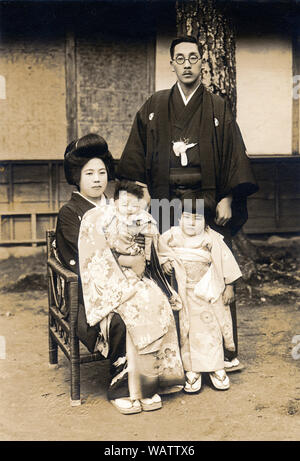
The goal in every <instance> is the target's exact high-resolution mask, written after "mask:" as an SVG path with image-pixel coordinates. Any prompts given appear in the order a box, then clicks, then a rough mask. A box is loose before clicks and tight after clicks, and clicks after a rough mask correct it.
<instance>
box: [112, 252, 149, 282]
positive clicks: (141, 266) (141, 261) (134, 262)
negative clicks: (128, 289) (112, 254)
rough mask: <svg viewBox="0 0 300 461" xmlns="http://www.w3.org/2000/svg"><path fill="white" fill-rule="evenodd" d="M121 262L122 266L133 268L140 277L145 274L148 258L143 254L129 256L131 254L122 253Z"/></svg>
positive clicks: (119, 259)
mask: <svg viewBox="0 0 300 461" xmlns="http://www.w3.org/2000/svg"><path fill="white" fill-rule="evenodd" d="M118 261H119V264H120V265H121V266H122V267H129V268H130V269H132V270H133V271H134V272H135V273H136V275H138V276H139V277H140V276H141V275H143V273H144V272H145V268H146V259H145V256H144V255H142V254H138V255H134V256H129V255H120V256H119V258H118Z"/></svg>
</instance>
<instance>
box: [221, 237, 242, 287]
mask: <svg viewBox="0 0 300 461" xmlns="http://www.w3.org/2000/svg"><path fill="white" fill-rule="evenodd" d="M220 246H221V258H222V269H223V277H224V282H225V284H226V285H228V284H230V283H233V282H235V281H236V280H237V279H239V278H240V277H242V275H243V274H242V272H241V270H240V268H239V265H238V263H237V261H236V259H235V257H234V256H233V254H232V252H231V250H230V249H229V247H228V246H227V245H226V243H224V241H223V239H220Z"/></svg>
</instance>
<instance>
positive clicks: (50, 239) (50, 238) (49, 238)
mask: <svg viewBox="0 0 300 461" xmlns="http://www.w3.org/2000/svg"><path fill="white" fill-rule="evenodd" d="M54 241H55V230H53V229H51V230H47V231H46V242H47V258H48V259H49V258H50V257H51V256H54V247H53V244H54Z"/></svg>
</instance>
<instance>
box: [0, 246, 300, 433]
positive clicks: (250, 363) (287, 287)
mask: <svg viewBox="0 0 300 461" xmlns="http://www.w3.org/2000/svg"><path fill="white" fill-rule="evenodd" d="M299 247H300V242H299V240H298V241H297V242H296V244H295V242H293V243H292V244H291V245H284V247H283V246H282V242H281V245H279V246H275V247H273V246H270V245H269V246H268V250H267V251H268V255H269V256H268V257H271V259H269V260H268V257H267V258H263V259H261V260H260V261H259V264H258V271H257V277H256V279H255V280H254V281H253V280H252V281H251V282H248V283H243V284H241V285H240V286H239V287H238V289H237V292H238V294H237V295H238V300H239V302H238V326H239V329H238V331H239V351H240V352H239V358H240V360H241V362H242V363H243V364H244V365H245V368H244V370H243V371H241V372H237V373H231V374H230V380H231V387H230V389H229V390H228V391H226V392H222V391H215V390H214V389H212V388H211V387H210V385H209V384H208V383H204V385H203V389H202V390H201V392H200V394H198V395H186V394H184V393H182V392H180V393H177V394H173V395H170V396H164V397H163V408H162V409H161V410H159V411H155V412H152V413H151V412H148V413H145V412H143V413H140V414H137V415H130V416H124V415H120V414H119V413H118V412H117V411H116V410H115V408H114V407H113V406H112V405H111V404H110V403H109V402H108V401H107V399H106V386H107V383H108V369H107V363H106V362H102V363H99V362H98V363H94V364H87V365H82V367H81V394H82V405H81V406H79V407H71V406H70V402H69V389H70V374H69V368H68V361H67V360H66V358H65V357H64V356H63V354H62V353H61V352H59V368H58V369H56V370H52V369H49V367H48V336H47V296H46V290H45V254H43V253H42V254H40V255H37V256H32V257H26V258H21V257H18V258H14V257H10V258H9V259H6V260H3V261H0V274H1V277H0V280H1V281H0V337H2V338H0V344H2V345H3V343H4V342H5V350H4V348H3V346H2V349H1V348H0V370H1V371H0V380H1V381H0V399H1V410H0V440H2V441H46V440H49V441H78V440H84V441H98V440H99V441H108V442H109V441H153V442H155V441H162V440H164V441H178V442H179V441H266V440H270V441H279V440H281V441H295V440H299V439H300V299H299V291H300V286H299V283H298V277H299V275H300V272H299V258H298V256H299V251H298V250H299ZM270 255H271V256H270ZM276 255H277V256H276ZM278 255H279V256H278ZM276 258H277V259H276ZM270 268H271V269H272V268H273V269H274V271H275V272H274V271H273V269H272V270H271V269H270ZM282 268H284V270H283V272H284V274H286V275H284V274H281V275H280V271H281V272H282ZM276 271H277V272H276ZM278 271H279V272H278ZM289 273H290V274H291V275H290V276H289V275H288V274H289ZM22 274H23V275H24V274H25V276H26V275H27V277H25V278H22V277H21V278H20V276H22ZM37 288H38V289H37ZM297 335H299V336H298V337H297ZM293 341H294V342H293Z"/></svg>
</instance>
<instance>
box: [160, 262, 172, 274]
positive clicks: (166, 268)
mask: <svg viewBox="0 0 300 461" xmlns="http://www.w3.org/2000/svg"><path fill="white" fill-rule="evenodd" d="M161 267H162V270H163V271H164V273H165V274H167V275H172V272H173V264H172V262H171V261H166V262H165V263H163V264H162V265H161Z"/></svg>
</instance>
